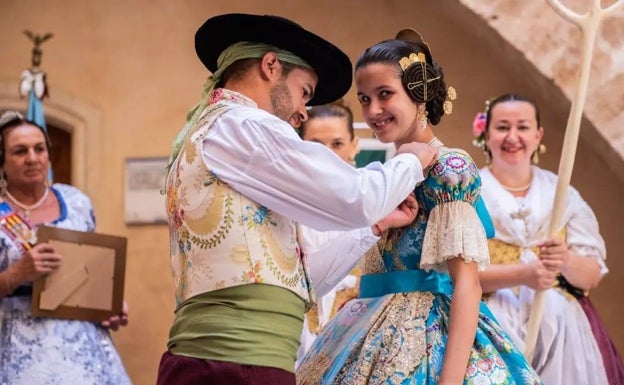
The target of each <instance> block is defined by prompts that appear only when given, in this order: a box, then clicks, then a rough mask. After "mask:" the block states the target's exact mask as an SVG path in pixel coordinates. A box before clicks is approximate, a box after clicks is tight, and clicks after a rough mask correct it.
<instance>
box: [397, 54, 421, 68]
mask: <svg viewBox="0 0 624 385" xmlns="http://www.w3.org/2000/svg"><path fill="white" fill-rule="evenodd" d="M414 63H425V64H427V58H426V57H425V54H424V53H422V52H418V54H416V53H413V52H412V53H411V54H410V55H409V56H408V57H402V58H401V60H399V65H400V66H401V69H402V70H403V71H405V70H406V69H407V67H409V66H411V65H412V64H414Z"/></svg>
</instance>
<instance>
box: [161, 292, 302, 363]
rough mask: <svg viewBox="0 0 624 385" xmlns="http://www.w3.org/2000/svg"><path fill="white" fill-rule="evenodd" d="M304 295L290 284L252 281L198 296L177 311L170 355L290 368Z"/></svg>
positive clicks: (297, 343) (294, 351) (297, 338)
mask: <svg viewBox="0 0 624 385" xmlns="http://www.w3.org/2000/svg"><path fill="white" fill-rule="evenodd" d="M304 308H305V304H304V301H303V299H301V298H300V297H299V296H297V295H296V294H295V293H293V292H291V291H290V290H288V289H285V288H281V287H277V286H271V285H263V284H250V285H243V286H234V287H230V288H226V289H222V290H216V291H212V292H208V293H204V294H201V295H197V296H195V297H193V298H190V299H188V300H187V301H185V302H184V303H182V304H181V305H180V306H179V307H178V309H177V310H176V313H175V319H174V321H173V325H172V327H171V330H170V332H169V341H168V343H167V347H168V348H169V350H170V351H171V353H173V354H177V355H183V356H189V357H195V358H200V359H209V360H217V361H228V362H235V363H238V364H244V365H258V366H269V367H276V368H280V369H284V370H287V371H290V372H294V366H295V360H296V357H297V349H298V347H299V341H300V336H301V330H302V328H303V313H304Z"/></svg>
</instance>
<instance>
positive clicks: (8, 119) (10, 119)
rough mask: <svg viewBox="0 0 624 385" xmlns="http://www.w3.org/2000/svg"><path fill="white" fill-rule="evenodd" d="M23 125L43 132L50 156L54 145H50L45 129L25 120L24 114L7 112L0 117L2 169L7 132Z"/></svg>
mask: <svg viewBox="0 0 624 385" xmlns="http://www.w3.org/2000/svg"><path fill="white" fill-rule="evenodd" d="M23 124H28V125H31V126H35V127H37V128H38V129H40V130H41V132H42V133H43V137H44V138H45V144H46V149H47V150H48V154H49V153H50V147H52V145H51V143H50V138H49V137H48V132H47V131H46V130H45V129H44V128H43V127H41V126H40V125H38V124H37V123H35V122H33V121H31V120H28V119H26V118H24V116H22V114H20V113H19V112H17V111H7V112H5V113H4V114H2V116H1V117H0V167H2V166H4V152H5V148H4V142H5V140H4V139H5V134H6V132H7V130H9V129H11V128H13V127H17V126H21V125H23Z"/></svg>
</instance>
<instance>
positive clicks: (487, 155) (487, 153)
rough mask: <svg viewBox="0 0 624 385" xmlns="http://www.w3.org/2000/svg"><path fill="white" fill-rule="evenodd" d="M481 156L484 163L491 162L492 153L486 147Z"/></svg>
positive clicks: (487, 164) (488, 163)
mask: <svg viewBox="0 0 624 385" xmlns="http://www.w3.org/2000/svg"><path fill="white" fill-rule="evenodd" d="M483 157H484V158H485V165H486V166H489V165H490V164H491V163H492V155H491V154H490V150H488V148H487V147H486V148H484V149H483Z"/></svg>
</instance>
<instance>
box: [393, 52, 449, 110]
mask: <svg viewBox="0 0 624 385" xmlns="http://www.w3.org/2000/svg"><path fill="white" fill-rule="evenodd" d="M403 85H404V86H405V89H406V91H407V93H408V94H409V95H410V97H411V98H412V99H413V100H414V101H416V102H418V103H425V102H428V101H430V100H431V99H433V98H434V97H435V96H436V95H437V94H438V93H439V92H440V89H441V88H443V87H444V85H443V83H442V82H441V81H440V74H439V73H438V72H437V71H436V70H435V68H434V67H433V66H432V65H430V64H427V63H422V62H415V63H412V64H411V65H410V66H409V67H407V68H406V69H405V70H404V71H403Z"/></svg>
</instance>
